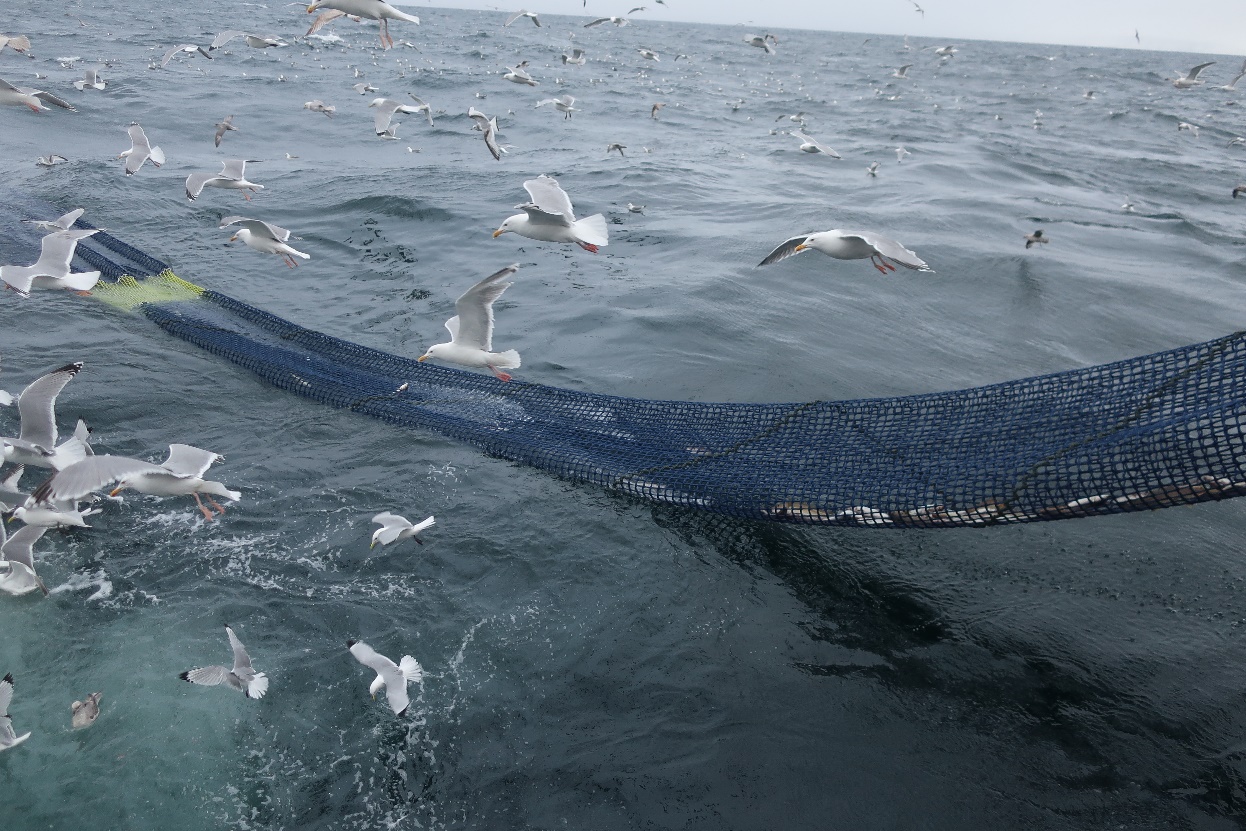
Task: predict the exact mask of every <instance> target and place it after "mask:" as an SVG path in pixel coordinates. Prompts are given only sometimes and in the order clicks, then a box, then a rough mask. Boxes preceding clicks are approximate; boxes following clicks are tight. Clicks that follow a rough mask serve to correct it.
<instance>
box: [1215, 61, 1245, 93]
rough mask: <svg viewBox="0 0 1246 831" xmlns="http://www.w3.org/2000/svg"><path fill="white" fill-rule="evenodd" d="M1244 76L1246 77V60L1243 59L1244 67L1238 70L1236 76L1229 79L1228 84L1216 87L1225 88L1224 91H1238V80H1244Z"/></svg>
mask: <svg viewBox="0 0 1246 831" xmlns="http://www.w3.org/2000/svg"><path fill="white" fill-rule="evenodd" d="M1243 78H1246V60H1244V61H1242V68H1241V69H1239V70H1238V72H1237V77H1236V78H1234V79H1233V80H1232V81H1229V82H1228V83H1227V84H1225V85H1224V86H1222V87H1216V89H1218V90H1223V91H1224V92H1236V91H1237V82H1238V81H1240V80H1242V79H1243Z"/></svg>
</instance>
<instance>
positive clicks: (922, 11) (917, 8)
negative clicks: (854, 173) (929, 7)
mask: <svg viewBox="0 0 1246 831" xmlns="http://www.w3.org/2000/svg"><path fill="white" fill-rule="evenodd" d="M909 2H910V3H912V4H913V11H915V12H917V13H918V14H920V15H921V16H922V17H923V18H924V17H925V16H926V10H925V9H923V8H922V7H921V6H919V5H917V3H916V2H915V0H909Z"/></svg>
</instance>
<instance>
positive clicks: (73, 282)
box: [60, 271, 100, 291]
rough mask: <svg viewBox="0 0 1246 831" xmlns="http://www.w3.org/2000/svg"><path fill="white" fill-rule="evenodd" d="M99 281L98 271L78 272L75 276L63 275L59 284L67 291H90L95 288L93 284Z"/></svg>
mask: <svg viewBox="0 0 1246 831" xmlns="http://www.w3.org/2000/svg"><path fill="white" fill-rule="evenodd" d="M99 281H100V273H99V272H98V271H80V272H78V273H77V274H67V275H65V276H64V277H62V278H61V281H60V282H61V285H62V286H64V287H65V288H67V289H73V290H74V291H90V290H91V289H93V288H95V284H96V283H98V282H99Z"/></svg>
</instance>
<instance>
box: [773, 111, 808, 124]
mask: <svg viewBox="0 0 1246 831" xmlns="http://www.w3.org/2000/svg"><path fill="white" fill-rule="evenodd" d="M785 118H786V119H787V120H788V121H791V122H792V123H794V124H799V125H801V126H802V127H803V126H805V111H804V110H801V111H800V112H798V113H796V114H795V115H787V114H784V115H781V116H779V117H778V118H776V119H775V121H776V122H778V121H782V120H783V119H785Z"/></svg>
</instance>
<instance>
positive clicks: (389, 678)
mask: <svg viewBox="0 0 1246 831" xmlns="http://www.w3.org/2000/svg"><path fill="white" fill-rule="evenodd" d="M346 648H347V649H349V650H350V654H351V655H354V656H355V660H356V661H358V662H359V663H361V664H363V665H364V666H365V667H368V668H369V669H371V670H373V671H375V672H376V678H375V679H374V680H373V681H372V684H371V685H370V686H369V687H368V693H369V694H370V695H371V696H372V697H373V698H376V694H377V693H378V692H380V691H381V687H384V688H385V697H386V698H387V699H388V700H389V707H390V709H391V710H393V711H394V715H396V716H398V717H399V718H401V717H402V716H404V715H405V714H406V712H407V707H409V706H410V704H411V699H410V698H408V697H407V684H408V683H411V682H414V683H416V684H419V683H422V682H423V680H424V670H422V669H421V668H420V664H419V662H418V661H416V660H415V659H414V658H412V657H411V656H410V655H403V656H402V660H401V661H400V662H399V663H397V664H395V663H394V662H393V661H391V660H390V659H389V658H386V657H385V656H384V655H382V654H381V653H379V652H377V651H376V650H375V649H373V648H372V647H370V646H368V645H367V644H366V643H364V642H363V641H357V640H349V641H347V642H346Z"/></svg>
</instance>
